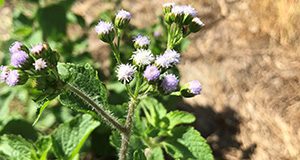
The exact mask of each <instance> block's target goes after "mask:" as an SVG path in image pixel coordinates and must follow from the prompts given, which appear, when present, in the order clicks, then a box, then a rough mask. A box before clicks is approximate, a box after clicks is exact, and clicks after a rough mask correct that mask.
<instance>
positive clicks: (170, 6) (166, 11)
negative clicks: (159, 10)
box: [163, 3, 175, 14]
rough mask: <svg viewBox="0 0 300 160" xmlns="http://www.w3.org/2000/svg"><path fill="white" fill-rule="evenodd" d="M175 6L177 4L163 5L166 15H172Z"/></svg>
mask: <svg viewBox="0 0 300 160" xmlns="http://www.w3.org/2000/svg"><path fill="white" fill-rule="evenodd" d="M174 6H175V3H165V4H163V12H164V14H168V13H170V12H171V10H172V8H173V7H174Z"/></svg>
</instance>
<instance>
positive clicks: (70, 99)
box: [58, 63, 109, 113]
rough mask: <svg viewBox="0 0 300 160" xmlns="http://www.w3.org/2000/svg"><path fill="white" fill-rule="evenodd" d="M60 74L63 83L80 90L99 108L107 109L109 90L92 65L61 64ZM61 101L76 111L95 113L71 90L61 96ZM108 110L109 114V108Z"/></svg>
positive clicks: (59, 65)
mask: <svg viewBox="0 0 300 160" xmlns="http://www.w3.org/2000/svg"><path fill="white" fill-rule="evenodd" d="M58 72H59V75H60V77H61V79H62V80H63V81H65V82H66V83H68V84H69V85H72V86H73V87H75V88H77V89H78V90H80V92H81V93H83V94H84V95H85V96H86V97H88V98H89V99H91V100H93V101H94V102H95V103H96V104H97V105H98V106H103V109H105V108H104V107H107V90H106V88H105V86H104V85H103V83H102V82H101V81H100V80H99V78H98V74H97V72H96V71H95V70H94V69H93V67H92V66H91V65H89V64H86V65H75V64H69V63H68V64H64V63H59V64H58ZM60 101H61V103H62V104H63V105H65V106H68V107H70V108H72V109H74V110H76V111H79V112H85V113H94V111H93V108H92V107H91V106H89V105H88V104H87V103H85V102H84V101H83V100H82V99H81V98H80V97H78V96H77V95H76V94H75V93H73V92H71V91H69V90H66V91H65V92H64V93H62V94H61V95H60ZM106 110H107V112H109V110H108V109H107V108H106Z"/></svg>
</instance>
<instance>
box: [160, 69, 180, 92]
mask: <svg viewBox="0 0 300 160" xmlns="http://www.w3.org/2000/svg"><path fill="white" fill-rule="evenodd" d="M178 83H179V80H178V79H177V77H176V76H175V75H174V74H166V75H164V77H163V80H162V82H161V87H162V89H163V91H164V92H165V93H170V92H173V91H175V90H176V89H177V86H178Z"/></svg>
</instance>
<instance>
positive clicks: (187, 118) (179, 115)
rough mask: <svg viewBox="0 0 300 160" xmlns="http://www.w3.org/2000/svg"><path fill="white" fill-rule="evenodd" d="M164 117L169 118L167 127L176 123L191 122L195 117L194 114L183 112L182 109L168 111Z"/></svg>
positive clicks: (170, 127) (171, 126)
mask: <svg viewBox="0 0 300 160" xmlns="http://www.w3.org/2000/svg"><path fill="white" fill-rule="evenodd" d="M166 117H167V118H168V119H169V121H170V124H169V127H168V128H169V129H172V128H173V127H175V126H176V125H179V124H188V123H193V122H194V121H195V120H196V118H195V116H194V115H192V114H190V113H188V112H183V111H172V112H169V113H168V114H167V115H166Z"/></svg>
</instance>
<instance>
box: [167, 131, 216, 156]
mask: <svg viewBox="0 0 300 160" xmlns="http://www.w3.org/2000/svg"><path fill="white" fill-rule="evenodd" d="M172 134H173V137H169V138H167V139H166V140H165V141H164V148H165V149H166V151H167V153H168V154H169V155H171V156H172V157H173V158H175V159H197V160H213V159H214V158H213V155H212V151H211V149H210V147H209V145H208V144H207V142H206V140H205V139H204V138H203V137H202V136H201V135H200V133H199V132H198V131H197V130H195V129H194V128H193V127H185V126H181V127H175V128H174V129H173V130H172Z"/></svg>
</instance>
